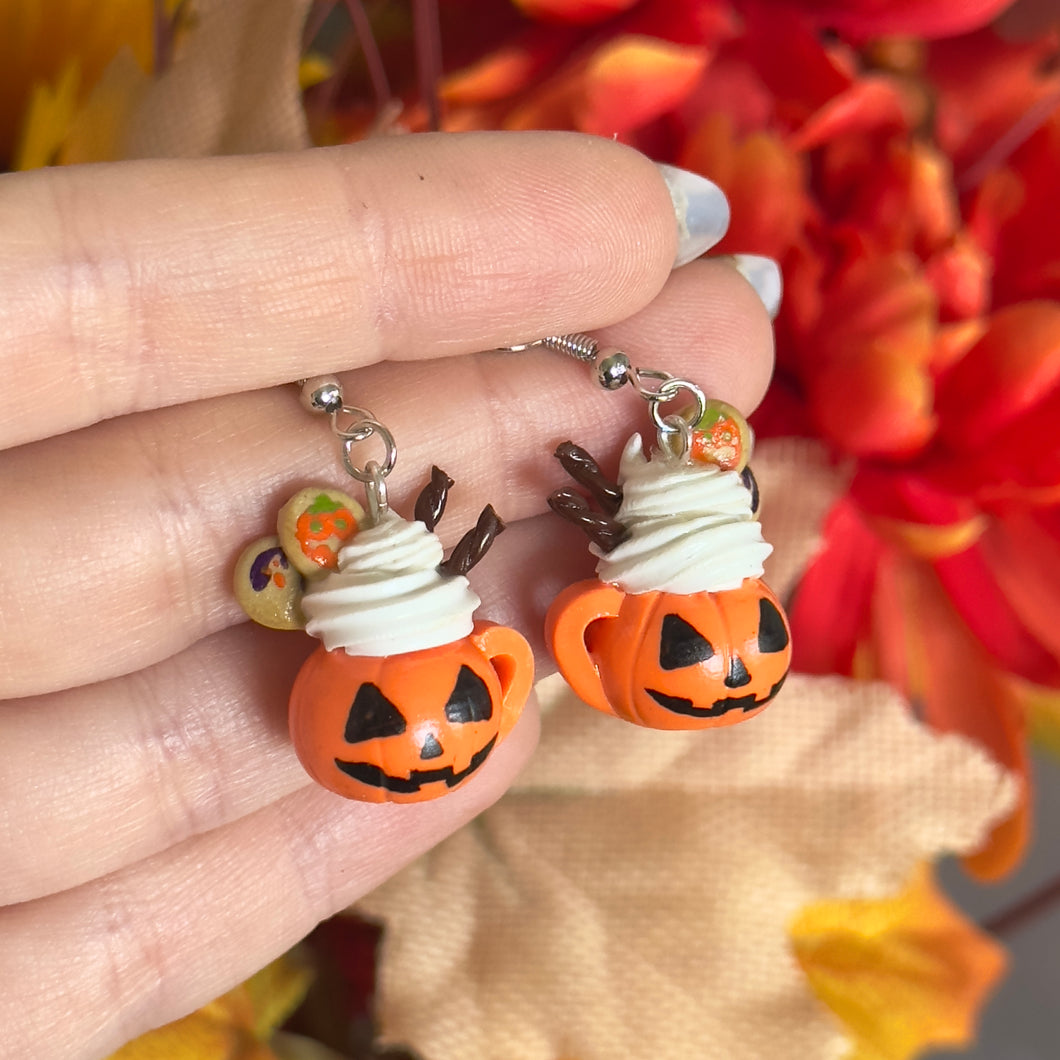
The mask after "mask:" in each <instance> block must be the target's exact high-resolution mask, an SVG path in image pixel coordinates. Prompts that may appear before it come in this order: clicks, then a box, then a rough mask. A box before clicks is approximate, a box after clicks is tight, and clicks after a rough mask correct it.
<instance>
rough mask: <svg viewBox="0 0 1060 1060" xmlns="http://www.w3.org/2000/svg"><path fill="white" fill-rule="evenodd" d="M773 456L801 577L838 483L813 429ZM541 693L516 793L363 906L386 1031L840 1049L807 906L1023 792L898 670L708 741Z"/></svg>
mask: <svg viewBox="0 0 1060 1060" xmlns="http://www.w3.org/2000/svg"><path fill="white" fill-rule="evenodd" d="M755 467H756V473H758V475H759V480H760V482H761V483H762V485H763V488H764V490H765V489H766V484H767V483H768V484H769V487H768V488H769V489H770V490H771V493H767V494H766V499H765V505H766V507H765V512H766V513H768V512H770V511H773V512H774V520H773V523H774V529H773V531H772V532H773V537H774V540H775V541H776V543H777V544H778V560H780V561H781V565H779V566H778V568H777V569H776V571H775V573H776V574H777V575H779V577H777V586H778V588H779V589H780V590H781V591H782V592H783V591H784V589H785V588H786V587H787V585H789V584H790V579H791V577H792V575H793V574H794V564H795V560H796V559H798V560H799V562H801V561H802V560H804V559H805V557H806V555H807V554H808V553H809V551H810V550H811V549H812V548H813V537H814V535H813V530H814V528H815V527H816V526H817V525H818V524H819V522H820V519H821V517H822V515H823V513H824V511H825V510H826V507H827V498H828V497H829V496H830V495H834V489H835V482H836V480H835V478H834V477H833V475H832V473H831V472H830V471H829V470H828V468H827V465H826V463H825V461H824V460H823V459H822V458H821V456H820V454H819V452H818V451H816V450H814V449H813V448H807V447H806V446H804V445H801V444H800V445H797V446H796V445H792V444H781V445H777V446H763V447H762V449H761V450H760V453H759V457H758V459H756V464H755ZM829 482H831V483H832V485H831V486H829ZM776 513H784V517H783V518H782V520H781V521H780V522H777V521H776V518H775V516H776ZM777 531H780V533H779V535H778V533H777ZM767 532H768V530H767ZM785 549H790V550H791V551H790V552H789V553H788V556H789V557H792V558H789V559H788V560H785V559H784V550H785ZM784 563H787V567H785V566H783V564H784ZM788 568H790V570H789V569H788ZM539 691H540V694H541V696H542V698H543V699H544V700H545V707H546V709H545V714H544V722H543V733H542V742H541V747H540V749H539V751H538V753H537V755H536V757H535V759H534V761H533V762H532V763H531V765H530V767H529V768H528V770H527V772H526V773H525V774H524V776H523V777H521V778H520V780H519V782H518V783H517V785H516V787H515V789H513V791H512V793H511V794H509V795H508V796H507V797H505V798H504V799H503V800H502V801H501V802H500V803H499V804H498V805H497V806H496V807H494V808H493V809H491V810H489V811H488V812H486V813H485V814H483V815H482V816H481V817H480V818H479V819H478V820H477V821H475V822H474V823H473V824H471V825H470V826H468V827H467V828H465V829H464V830H463V831H462V832H461V833H459V834H458V835H456V836H454V837H453V838H452V839H450V840H448V841H447V842H445V843H443V844H442V845H441V846H440V847H438V848H437V849H436V850H434V851H433V852H432V853H431V854H429V855H428V856H427V857H425V858H423V859H422V860H421V861H419V862H418V863H416V864H415V865H413V866H411V867H410V868H409V869H407V870H406V871H405V872H403V873H402V874H401V875H399V876H398V877H397V878H395V879H394V880H392V881H391V882H390V883H388V884H387V885H386V886H384V887H383V888H381V889H380V890H378V891H376V892H375V893H374V894H372V895H370V896H369V897H368V898H367V899H366V900H365V901H364V902H363V903H362V905H361V906H360V910H361V912H363V913H366V914H369V915H371V916H375V917H381V918H383V919H384V920H385V922H386V926H387V927H386V933H385V936H384V942H383V948H382V959H381V967H380V973H379V996H378V1016H379V1020H380V1025H381V1028H382V1032H383V1035H384V1036H385V1039H386V1040H387V1041H390V1042H396V1043H404V1044H406V1045H409V1046H411V1047H412V1048H414V1049H415V1050H416V1051H417V1052H418V1053H419V1054H420V1055H422V1057H423V1058H424V1060H615V1058H617V1057H622V1058H623V1060H639V1058H642V1057H643V1058H644V1060H649V1058H650V1060H659V1058H671V1057H672V1058H674V1060H677V1058H680V1060H714V1058H717V1060H733V1058H739V1060H759V1058H761V1060H787V1058H791V1060H816V1058H828V1057H839V1056H842V1055H843V1054H844V1052H845V1051H846V1050H847V1048H848V1043H847V1042H846V1041H845V1040H844V1038H843V1035H842V1033H841V1031H840V1029H839V1027H838V1024H837V1023H836V1021H835V1020H834V1018H833V1017H832V1016H831V1015H830V1014H829V1013H828V1012H827V1011H826V1010H825V1009H824V1007H823V1006H822V1005H821V1004H820V1003H819V1002H818V1001H817V1000H816V999H815V998H814V996H813V995H812V994H811V993H810V991H809V989H808V988H807V986H806V983H805V980H804V978H803V976H802V973H801V972H800V970H799V968H798V967H797V965H796V963H795V961H794V959H793V958H792V956H791V953H790V950H789V947H788V937H787V925H788V924H789V922H790V921H791V919H792V917H793V915H794V914H795V913H796V912H797V911H798V910H799V909H800V908H801V907H802V906H804V905H805V904H806V903H808V902H812V901H817V900H821V899H825V898H829V897H846V898H848V897H882V896H885V895H888V894H890V893H892V892H894V891H896V890H897V889H898V888H900V887H901V886H902V885H903V884H904V883H905V882H906V880H907V878H908V876H909V874H910V872H911V871H912V869H913V867H914V866H915V865H916V864H917V863H918V862H920V861H922V860H924V859H926V858H932V857H934V856H937V855H938V854H939V853H940V852H942V851H956V852H964V851H970V850H972V849H974V847H975V846H976V845H977V843H979V842H980V841H981V839H982V838H983V836H984V835H985V834H986V830H987V829H988V827H989V826H990V824H991V823H992V822H994V821H996V820H998V819H999V818H1000V817H1001V816H1002V815H1003V814H1004V813H1006V812H1007V811H1008V810H1009V809H1010V808H1011V806H1012V805H1013V802H1014V799H1015V794H1016V789H1015V784H1014V783H1013V781H1012V780H1011V778H1009V777H1008V776H1007V775H1006V774H1004V773H1003V771H1002V770H1001V769H1000V768H999V767H997V766H996V765H994V764H993V763H992V762H990V761H989V760H988V759H987V758H986V756H985V755H984V754H983V753H982V752H981V751H979V750H978V749H977V748H976V747H974V746H973V745H972V744H970V743H968V742H967V741H965V740H963V739H962V738H960V737H957V736H946V737H939V736H936V735H934V734H932V733H930V732H929V731H927V730H925V729H924V728H922V727H921V726H920V725H919V724H918V723H917V722H916V721H914V720H913V718H912V717H911V715H910V713H909V711H908V709H907V707H906V706H905V704H904V703H903V702H902V701H901V699H900V698H899V697H898V695H897V694H896V693H894V692H893V691H891V690H890V689H889V688H888V687H886V686H882V685H866V684H857V683H854V682H851V681H847V680H845V679H841V678H810V677H802V676H794V677H792V678H791V679H790V680H789V682H788V685H787V686H786V687H785V689H784V691H783V693H782V695H781V696H780V697H779V699H778V701H777V702H776V703H775V704H774V705H772V706H771V707H770V708H769V709H768V710H767V711H766V712H765V713H764V714H762V715H761V716H760V717H758V718H756V719H754V720H753V721H751V722H749V723H747V724H745V725H738V726H735V727H733V728H728V729H723V730H715V731H708V732H700V733H660V732H653V731H647V730H643V729H639V728H636V727H634V726H631V725H626V724H624V723H622V722H619V721H617V720H614V719H611V718H608V717H605V716H604V715H601V714H599V713H597V712H596V711H593V710H590V709H589V708H587V707H584V706H582V705H581V704H579V703H577V702H576V701H574V700H573V697H572V696H571V695H570V693H569V691H568V690H567V689H566V687H565V686H564V685H563V684H562V682H560V681H558V680H556V679H554V678H553V679H549V680H547V681H545V682H543V683H542V685H541V686H540V689H539Z"/></svg>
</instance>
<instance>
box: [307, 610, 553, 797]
mask: <svg viewBox="0 0 1060 1060" xmlns="http://www.w3.org/2000/svg"><path fill="white" fill-rule="evenodd" d="M532 681H533V659H532V654H531V651H530V647H529V645H528V644H527V643H526V641H525V640H524V639H523V638H522V637H521V636H520V635H519V634H518V633H516V632H515V631H514V630H511V629H508V628H507V627H505V626H495V625H492V624H490V623H487V622H477V623H476V624H475V629H474V631H473V632H472V634H471V636H469V637H465V638H464V639H463V640H458V641H454V642H453V643H451V644H443V645H442V646H441V647H438V648H429V649H426V650H424V651H418V652H411V653H409V654H406V655H390V656H385V657H381V658H372V657H364V656H351V655H347V654H346V653H345V652H344V651H341V650H339V651H327V650H325V649H324V647H323V646H321V647H320V648H318V649H317V650H316V651H315V652H314V653H313V654H312V655H311V656H310V657H309V658H308V659H307V660H306V662H305V664H304V665H303V667H302V669H301V670H300V671H299V674H298V677H297V678H296V680H295V683H294V687H293V688H292V690H291V701H290V708H291V709H290V728H291V738H292V740H293V742H294V746H295V750H296V751H297V752H298V757H299V758H300V759H301V762H302V765H303V766H304V767H305V769H306V771H307V772H308V773H309V774H310V775H311V776H312V777H313V779H314V780H316V781H317V782H318V783H320V784H322V785H323V786H324V787H326V788H328V789H329V790H331V791H334V792H336V793H337V794H339V795H344V796H346V797H347V798H351V799H359V800H361V801H365V802H422V801H425V800H427V799H433V798H437V797H438V796H440V795H444V794H445V793H446V792H447V791H451V790H452V789H453V788H455V787H457V786H458V785H459V784H461V783H463V782H464V781H465V780H466V779H467V778H468V777H470V776H471V775H472V774H473V773H474V772H475V771H476V770H477V769H478V768H479V767H480V766H481V765H482V764H483V762H485V761H486V759H487V758H488V757H489V755H490V752H491V751H492V750H493V748H494V747H495V746H496V745H497V743H498V742H499V741H500V740H502V739H503V738H504V737H505V736H506V735H507V734H508V732H509V731H510V730H511V728H512V726H513V725H514V724H515V721H516V719H517V718H518V716H519V712H520V711H521V710H522V706H523V703H524V702H525V700H526V697H527V695H528V694H529V692H530V687H531V684H532Z"/></svg>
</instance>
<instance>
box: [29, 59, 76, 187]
mask: <svg viewBox="0 0 1060 1060" xmlns="http://www.w3.org/2000/svg"><path fill="white" fill-rule="evenodd" d="M80 82H81V72H80V68H79V65H78V63H77V61H76V60H72V61H71V62H69V63H67V65H66V67H65V68H64V69H63V71H62V73H61V74H60V75H59V78H58V80H57V81H56V82H55V84H54V85H50V84H47V83H44V82H38V83H37V84H35V85H34V86H33V89H32V91H31V92H30V97H29V103H28V105H27V107H26V115H25V118H24V120H23V125H22V131H21V134H20V136H19V141H18V145H17V146H16V148H15V158H14V168H15V169H38V168H40V167H41V166H48V165H51V164H52V162H54V161H55V157H56V155H57V154H58V152H59V148H60V147H61V146H62V143H63V141H64V140H65V139H66V134H67V133H68V132H69V130H70V123H71V122H72V120H73V116H74V109H75V108H76V106H77V91H78V86H79V85H80Z"/></svg>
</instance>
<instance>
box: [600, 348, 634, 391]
mask: <svg viewBox="0 0 1060 1060" xmlns="http://www.w3.org/2000/svg"><path fill="white" fill-rule="evenodd" d="M601 353H602V354H603V356H602V357H601V358H600V359H599V360H598V361H597V362H596V381H597V382H598V383H599V384H600V386H602V387H603V388H604V389H605V390H617V389H618V388H619V387H620V386H623V385H624V384H625V383H628V382H629V378H630V375H631V373H632V371H633V366H632V365H631V364H630V363H629V358H628V357H627V356H626V355H625V354H624V353H623V352H622V351H621V350H616V349H609V350H602V351H601Z"/></svg>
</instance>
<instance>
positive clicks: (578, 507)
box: [548, 489, 629, 552]
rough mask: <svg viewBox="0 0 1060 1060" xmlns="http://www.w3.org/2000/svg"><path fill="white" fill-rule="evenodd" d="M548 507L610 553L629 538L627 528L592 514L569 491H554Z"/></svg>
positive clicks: (604, 516)
mask: <svg viewBox="0 0 1060 1060" xmlns="http://www.w3.org/2000/svg"><path fill="white" fill-rule="evenodd" d="M548 506H549V507H550V508H551V509H552V510H553V511H554V512H555V513H556V514H557V515H559V516H561V517H562V518H564V519H566V520H567V522H569V523H573V524H574V525H575V526H577V527H578V528H579V529H581V530H583V531H584V532H585V533H586V534H587V535H588V537H589V540H590V541H592V543H593V544H594V545H598V546H599V547H600V548H601V549H602V550H603V551H604V552H610V551H611V550H612V549H613V548H615V547H617V546H618V545H621V544H622V542H623V541H625V540H626V538H627V537H629V528H628V527H626V526H623V525H622V523H620V522H618V521H617V520H615V519H612V518H611V517H610V516H609V515H603V514H601V513H600V512H594V511H593V510H592V508H590V507H589V503H588V501H586V499H585V498H584V497H583V496H581V494H579V493H575V492H574V490H571V489H562V490H556V491H555V492H553V493H552V494H551V495H550V496H549V498H548Z"/></svg>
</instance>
